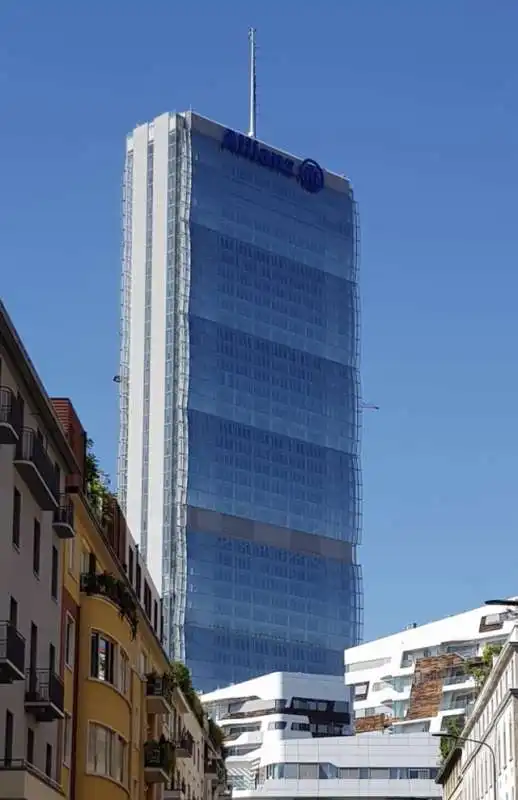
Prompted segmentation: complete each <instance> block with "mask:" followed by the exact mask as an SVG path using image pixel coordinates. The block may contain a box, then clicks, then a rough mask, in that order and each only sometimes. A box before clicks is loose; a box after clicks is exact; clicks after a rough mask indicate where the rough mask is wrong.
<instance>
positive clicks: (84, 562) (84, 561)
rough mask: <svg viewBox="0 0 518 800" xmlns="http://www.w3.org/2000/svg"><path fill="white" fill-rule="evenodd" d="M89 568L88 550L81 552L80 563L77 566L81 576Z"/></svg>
mask: <svg viewBox="0 0 518 800" xmlns="http://www.w3.org/2000/svg"><path fill="white" fill-rule="evenodd" d="M89 568H90V553H89V552H88V550H81V562H80V564H79V571H80V573H81V575H82V574H83V573H87V572H88V571H89Z"/></svg>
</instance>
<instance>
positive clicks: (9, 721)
mask: <svg viewBox="0 0 518 800" xmlns="http://www.w3.org/2000/svg"><path fill="white" fill-rule="evenodd" d="M13 736H14V717H13V715H12V714H11V712H10V711H6V712H5V740H4V759H5V764H6V766H9V764H10V763H11V761H12V758H13Z"/></svg>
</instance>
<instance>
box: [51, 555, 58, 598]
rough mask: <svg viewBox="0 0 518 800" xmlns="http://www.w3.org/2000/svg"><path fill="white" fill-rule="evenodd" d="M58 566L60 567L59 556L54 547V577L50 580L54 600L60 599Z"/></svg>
mask: <svg viewBox="0 0 518 800" xmlns="http://www.w3.org/2000/svg"><path fill="white" fill-rule="evenodd" d="M58 566H59V555H58V551H57V548H56V547H54V545H53V546H52V576H51V580H50V593H51V594H52V597H53V598H54V600H57V599H58V571H59V570H58Z"/></svg>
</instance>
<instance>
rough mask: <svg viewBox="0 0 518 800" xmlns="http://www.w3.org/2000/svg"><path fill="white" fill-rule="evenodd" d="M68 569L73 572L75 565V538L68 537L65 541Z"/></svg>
mask: <svg viewBox="0 0 518 800" xmlns="http://www.w3.org/2000/svg"><path fill="white" fill-rule="evenodd" d="M67 556H68V571H69V572H71V573H72V574H74V572H75V567H76V540H75V539H69V540H68V542H67Z"/></svg>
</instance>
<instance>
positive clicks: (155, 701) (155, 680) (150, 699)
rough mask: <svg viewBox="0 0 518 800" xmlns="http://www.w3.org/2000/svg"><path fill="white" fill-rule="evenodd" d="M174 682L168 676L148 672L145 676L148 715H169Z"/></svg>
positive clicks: (171, 706)
mask: <svg viewBox="0 0 518 800" xmlns="http://www.w3.org/2000/svg"><path fill="white" fill-rule="evenodd" d="M174 686H175V684H174V681H173V679H172V678H171V677H170V676H169V675H157V674H156V673H155V672H150V673H149V675H147V676H146V700H147V710H148V712H149V713H150V714H170V713H171V711H172V709H173V689H174Z"/></svg>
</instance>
